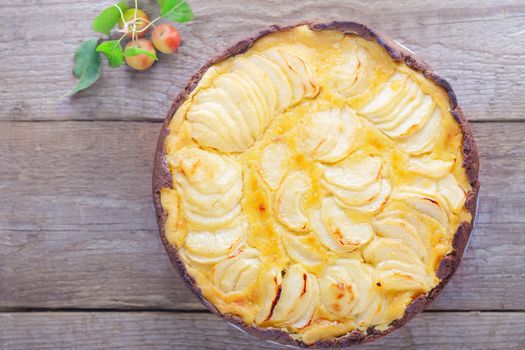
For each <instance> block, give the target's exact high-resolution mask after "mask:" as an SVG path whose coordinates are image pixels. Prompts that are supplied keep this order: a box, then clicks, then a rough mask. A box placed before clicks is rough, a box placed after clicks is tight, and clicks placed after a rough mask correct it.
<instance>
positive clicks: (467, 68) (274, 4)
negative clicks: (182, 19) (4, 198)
mask: <svg viewBox="0 0 525 350" xmlns="http://www.w3.org/2000/svg"><path fill="white" fill-rule="evenodd" d="M113 2H114V1H111V0H107V1H97V2H93V1H86V0H84V1H66V0H41V1H38V2H35V1H31V0H25V1H17V2H16V3H15V2H11V1H7V0H0V6H1V8H2V25H3V26H2V28H9V30H2V31H1V32H0V52H2V55H1V56H0V77H1V80H2V84H1V87H0V99H1V100H2V103H1V104H0V120H38V121H42V120H126V121H129V120H161V119H162V118H164V115H165V112H166V111H167V109H168V106H169V105H170V100H171V99H173V98H174V96H175V95H176V94H177V93H178V91H179V90H180V89H181V87H183V86H184V85H185V83H186V81H187V80H188V79H189V77H190V76H191V75H192V74H193V72H195V71H196V70H197V69H198V67H200V66H201V65H202V64H203V63H204V62H206V61H207V60H208V59H209V58H210V57H212V56H213V55H215V54H217V53H218V52H220V51H221V50H223V49H225V48H226V47H227V46H229V45H231V44H233V43H234V42H236V41H238V40H240V39H242V38H245V37H246V36H248V35H250V34H253V33H255V32H257V31H258V30H261V29H263V28H265V27H267V26H269V25H271V24H275V23H279V24H283V23H292V22H296V21H299V20H304V19H324V20H334V19H337V20H354V21H358V22H363V23H365V24H369V25H370V26H372V27H373V28H376V29H378V30H382V31H384V32H385V33H387V34H388V35H390V36H391V37H393V38H394V39H398V40H399V41H400V42H402V43H404V44H406V45H407V46H408V47H410V48H412V49H414V51H416V52H417V53H418V54H420V55H421V56H422V57H424V58H426V60H427V61H428V62H429V63H430V64H431V65H432V66H433V67H434V68H435V69H436V70H437V71H438V72H440V74H441V75H442V76H443V77H444V78H447V79H448V80H450V82H451V83H452V85H453V86H454V88H455V90H456V92H457V94H458V97H459V101H460V103H461V104H462V105H463V106H464V108H465V110H466V112H467V114H468V115H469V116H470V118H471V119H472V120H524V116H523V110H524V109H525V99H523V98H522V95H523V88H522V82H523V81H524V80H525V63H524V61H523V59H522V58H523V57H524V56H525V31H524V30H523V28H525V3H524V2H523V1H511V0H501V1H487V0H484V1H476V0H466V1H442V2H438V1H432V0H424V1H417V0H408V1H402V2H395V3H393V2H391V1H389V0H377V1H367V2H363V1H360V0H349V1H341V0H326V1H323V2H318V1H315V0H306V1H303V0H293V1H280V2H278V1H263V0H253V1H244V2H242V5H239V2H238V0H221V1H216V2H211V1H207V0H191V1H190V3H191V5H192V7H193V8H194V11H195V15H196V20H195V21H194V22H192V23H189V24H183V25H179V26H178V28H179V29H180V31H181V33H182V37H183V40H184V42H183V46H182V47H181V49H180V50H179V52H178V53H177V54H176V55H174V56H169V57H167V56H162V57H161V59H160V62H159V63H158V64H157V65H156V66H155V67H154V68H153V69H151V70H150V71H148V72H146V73H137V72H132V71H131V70H130V69H126V68H121V69H117V70H111V69H109V68H107V67H104V72H103V77H102V79H101V80H100V81H99V82H97V83H96V85H95V86H94V87H92V88H91V89H89V90H87V91H85V92H83V93H81V94H79V95H78V96H76V97H74V98H61V96H62V95H63V94H64V93H65V92H67V91H68V90H69V89H70V88H71V87H72V86H73V85H74V83H75V81H74V78H73V76H72V74H71V69H72V66H73V60H72V58H73V53H74V50H75V48H76V47H77V45H78V44H79V42H80V41H81V40H84V39H87V38H91V37H94V36H95V34H94V33H92V32H91V29H90V21H91V20H92V18H94V17H95V16H96V14H97V13H99V12H100V11H101V9H102V8H103V6H106V5H109V4H111V3H113ZM141 3H142V4H143V5H144V7H145V8H146V10H148V11H149V13H150V14H151V15H152V16H156V14H157V11H158V10H157V9H156V8H155V6H154V5H153V4H154V1H142V2H141ZM57 19H59V20H57Z"/></svg>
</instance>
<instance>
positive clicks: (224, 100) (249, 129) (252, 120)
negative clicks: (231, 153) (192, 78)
mask: <svg viewBox="0 0 525 350" xmlns="http://www.w3.org/2000/svg"><path fill="white" fill-rule="evenodd" d="M214 90H216V95H217V96H216V97H217V99H218V101H217V102H218V103H220V104H221V105H222V106H223V108H224V110H226V111H228V113H229V115H230V117H231V118H232V119H233V121H234V123H235V125H238V126H239V131H242V132H243V133H244V134H246V136H245V138H246V139H247V144H249V145H251V144H253V143H254V142H255V141H257V138H258V136H259V135H258V134H257V130H258V129H259V121H258V120H257V118H256V117H254V116H253V115H249V114H245V113H244V112H243V111H241V110H240V108H239V105H238V104H236V103H235V102H234V101H233V99H232V97H231V96H230V95H229V94H228V93H227V92H226V91H224V90H223V89H214ZM234 131H235V130H234ZM239 131H237V132H239Z"/></svg>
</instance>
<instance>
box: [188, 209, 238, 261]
mask: <svg viewBox="0 0 525 350" xmlns="http://www.w3.org/2000/svg"><path fill="white" fill-rule="evenodd" d="M247 231H248V223H247V222H246V220H241V219H238V220H236V221H235V222H233V223H232V224H230V225H228V226H227V227H223V228H219V229H215V230H201V231H195V230H189V231H188V234H187V235H186V241H185V244H184V248H183V249H184V250H185V254H186V256H187V257H188V258H189V259H190V260H191V261H193V262H196V263H198V264H214V263H218V262H220V261H222V260H224V259H225V258H226V257H227V256H228V255H230V254H232V253H233V252H235V251H236V250H237V249H239V248H240V247H241V246H242V245H243V244H244V242H245V241H246V235H247Z"/></svg>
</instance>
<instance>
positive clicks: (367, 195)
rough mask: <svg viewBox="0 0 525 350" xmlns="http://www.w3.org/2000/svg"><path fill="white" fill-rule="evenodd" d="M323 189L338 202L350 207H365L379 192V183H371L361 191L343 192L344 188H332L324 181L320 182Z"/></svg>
mask: <svg viewBox="0 0 525 350" xmlns="http://www.w3.org/2000/svg"><path fill="white" fill-rule="evenodd" d="M321 184H322V185H323V187H324V188H325V189H326V190H327V191H330V192H331V193H332V194H333V195H334V196H335V197H337V199H338V200H339V201H341V202H342V203H344V204H345V205H346V206H348V207H350V206H353V205H357V206H360V205H365V204H367V203H370V202H372V201H373V200H374V199H375V198H376V197H377V196H378V195H379V191H380V190H381V181H377V182H374V183H372V184H371V185H370V186H368V187H367V188H366V189H364V190H362V191H351V190H345V189H344V188H341V187H337V186H334V185H332V184H330V183H328V182H327V181H325V180H322V181H321Z"/></svg>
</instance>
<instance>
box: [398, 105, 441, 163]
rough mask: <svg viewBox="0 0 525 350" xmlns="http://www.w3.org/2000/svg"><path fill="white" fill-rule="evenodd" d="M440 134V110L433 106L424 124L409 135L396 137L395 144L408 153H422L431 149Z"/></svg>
mask: <svg viewBox="0 0 525 350" xmlns="http://www.w3.org/2000/svg"><path fill="white" fill-rule="evenodd" d="M440 135H441V111H440V109H439V108H435V109H434V111H433V112H432V115H431V117H430V118H429V120H428V121H427V122H426V124H425V125H424V126H423V127H422V128H421V129H419V130H418V131H416V132H414V133H412V134H410V135H409V136H405V137H401V138H398V139H396V141H397V145H398V146H399V147H400V148H401V149H402V150H403V151H405V152H407V153H409V154H415V155H417V154H422V153H426V152H429V151H431V150H432V148H433V147H434V145H435V143H436V141H437V139H438V138H439V136H440Z"/></svg>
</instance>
